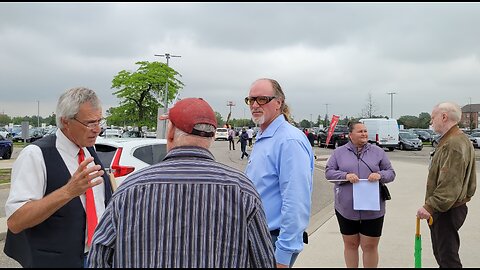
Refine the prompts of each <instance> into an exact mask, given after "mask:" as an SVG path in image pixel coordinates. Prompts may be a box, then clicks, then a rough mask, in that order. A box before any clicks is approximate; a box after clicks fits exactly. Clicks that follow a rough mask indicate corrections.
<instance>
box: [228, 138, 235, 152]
mask: <svg viewBox="0 0 480 270" xmlns="http://www.w3.org/2000/svg"><path fill="white" fill-rule="evenodd" d="M232 148H233V150H235V142H234V141H233V139H231V140H228V149H230V150H232Z"/></svg>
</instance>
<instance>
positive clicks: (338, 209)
mask: <svg viewBox="0 0 480 270" xmlns="http://www.w3.org/2000/svg"><path fill="white" fill-rule="evenodd" d="M349 138H350V142H348V143H347V144H345V145H343V146H341V147H339V148H337V149H335V151H333V154H332V155H331V156H330V158H329V160H328V162H327V166H326V170H325V177H326V178H327V179H328V180H346V181H337V182H335V186H334V193H335V214H336V216H337V220H338V224H339V227H340V232H341V233H342V237H343V244H344V257H345V264H346V266H347V267H348V268H350V267H356V268H358V262H359V252H358V247H359V246H360V247H361V248H362V251H363V256H362V259H363V266H364V267H369V268H370V267H377V266H378V242H379V241H380V236H381V234H382V228H383V217H384V215H385V201H384V200H383V199H382V198H381V197H380V210H379V211H371V210H354V209H353V184H354V183H357V182H358V181H359V179H368V181H371V182H373V181H379V182H381V183H389V182H392V181H393V180H394V179H395V171H394V170H393V168H392V164H391V163H390V161H389V160H388V157H387V155H386V154H385V151H384V150H383V149H382V148H380V147H378V146H376V145H373V144H369V143H368V133H367V128H366V127H365V125H364V124H362V123H360V122H353V123H350V124H349Z"/></svg>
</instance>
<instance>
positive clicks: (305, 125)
mask: <svg viewBox="0 0 480 270" xmlns="http://www.w3.org/2000/svg"><path fill="white" fill-rule="evenodd" d="M300 127H301V128H310V127H312V125H311V123H310V121H308V120H307V119H303V120H302V121H300Z"/></svg>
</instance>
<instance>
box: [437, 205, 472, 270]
mask: <svg viewBox="0 0 480 270" xmlns="http://www.w3.org/2000/svg"><path fill="white" fill-rule="evenodd" d="M467 213H468V207H467V205H466V204H463V205H460V206H458V207H455V208H452V209H450V210H448V211H447V212H443V213H441V212H436V213H434V214H433V224H432V226H430V235H431V238H432V249H433V255H435V259H436V260H437V263H438V265H439V266H440V268H461V267H462V262H461V261H460V256H459V255H458V250H459V249H460V236H459V235H458V230H459V229H460V228H461V227H462V225H463V222H464V221H465V218H466V217H467Z"/></svg>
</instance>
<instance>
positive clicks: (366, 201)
mask: <svg viewBox="0 0 480 270" xmlns="http://www.w3.org/2000/svg"><path fill="white" fill-rule="evenodd" d="M353 209H354V210H373V211H379V210H380V194H379V187H378V181H375V182H370V181H368V179H360V181H358V183H355V184H353Z"/></svg>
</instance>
